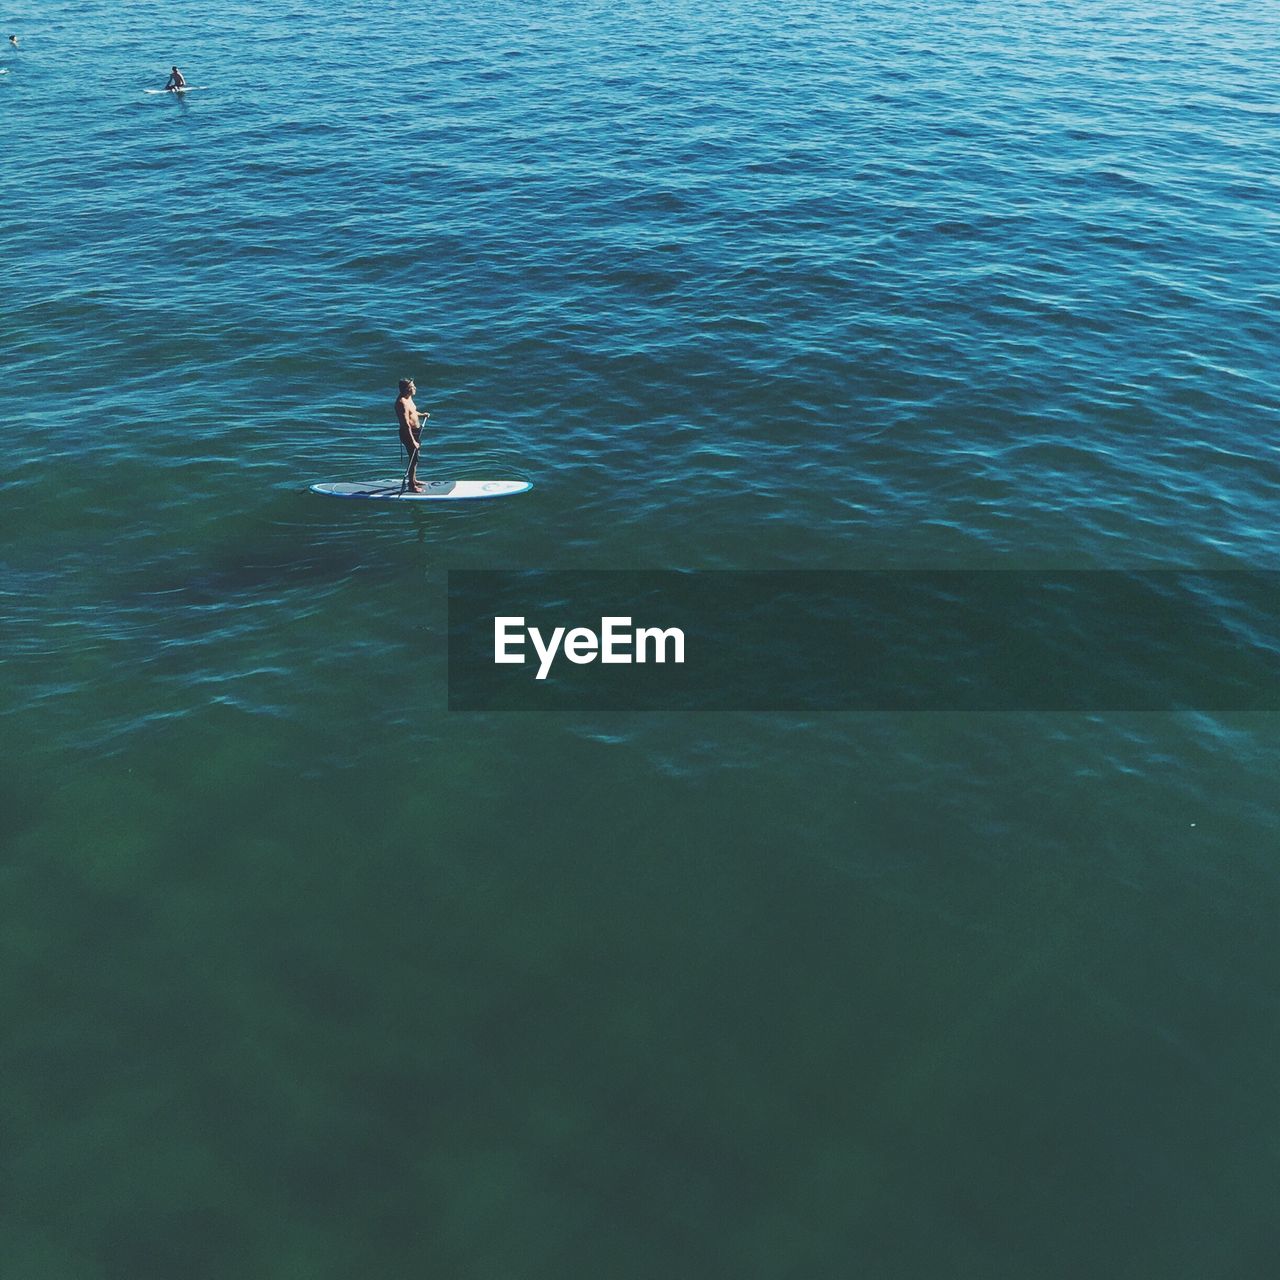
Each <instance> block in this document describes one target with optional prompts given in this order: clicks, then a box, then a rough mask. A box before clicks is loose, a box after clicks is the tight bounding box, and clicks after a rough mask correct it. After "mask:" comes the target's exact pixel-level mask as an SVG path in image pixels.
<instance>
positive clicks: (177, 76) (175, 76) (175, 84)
mask: <svg viewBox="0 0 1280 1280" xmlns="http://www.w3.org/2000/svg"><path fill="white" fill-rule="evenodd" d="M186 87H187V81H186V77H185V76H184V75H183V74H182V72H181V71H179V70H178V68H177V67H174V69H173V70H172V71H171V72H170V73H169V83H168V84H167V85H165V88H166V89H185V88H186Z"/></svg>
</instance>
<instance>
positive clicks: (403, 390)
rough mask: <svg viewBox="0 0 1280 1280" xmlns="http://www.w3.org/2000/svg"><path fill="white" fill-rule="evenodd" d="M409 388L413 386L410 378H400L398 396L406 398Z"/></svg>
mask: <svg viewBox="0 0 1280 1280" xmlns="http://www.w3.org/2000/svg"><path fill="white" fill-rule="evenodd" d="M411 386H413V379H412V378H401V379H400V394H401V395H402V396H407V395H408V394H409V388H410V387H411Z"/></svg>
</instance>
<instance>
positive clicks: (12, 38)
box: [9, 36, 18, 49]
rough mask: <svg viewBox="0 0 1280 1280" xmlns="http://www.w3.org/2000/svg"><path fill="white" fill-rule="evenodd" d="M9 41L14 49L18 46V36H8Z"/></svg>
mask: <svg viewBox="0 0 1280 1280" xmlns="http://www.w3.org/2000/svg"><path fill="white" fill-rule="evenodd" d="M9 43H10V44H11V45H13V47H14V48H15V49H16V48H17V47H18V37H17V36H10V37H9Z"/></svg>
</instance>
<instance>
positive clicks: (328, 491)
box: [311, 476, 533, 502]
mask: <svg viewBox="0 0 1280 1280" xmlns="http://www.w3.org/2000/svg"><path fill="white" fill-rule="evenodd" d="M419 483H420V484H422V485H423V490H422V492H421V493H411V492H410V491H409V490H408V489H405V488H404V487H403V484H402V481H401V479H400V477H399V476H396V477H395V478H394V479H391V480H364V481H352V482H350V483H344V482H341V481H339V482H337V483H332V484H313V485H312V486H311V492H312V493H322V494H324V495H325V496H326V497H329V498H363V499H364V500H365V501H374V502H464V501H468V500H470V499H475V498H509V497H511V496H512V495H514V494H517V493H528V492H529V490H530V489H532V488H533V485H532V484H530V483H529V481H528V480H425V479H424V480H421V481H419Z"/></svg>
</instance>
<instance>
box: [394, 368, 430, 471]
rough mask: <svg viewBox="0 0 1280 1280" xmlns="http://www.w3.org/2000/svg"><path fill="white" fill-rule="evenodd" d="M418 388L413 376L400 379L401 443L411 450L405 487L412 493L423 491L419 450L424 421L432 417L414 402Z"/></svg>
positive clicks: (397, 407)
mask: <svg viewBox="0 0 1280 1280" xmlns="http://www.w3.org/2000/svg"><path fill="white" fill-rule="evenodd" d="M417 390H418V388H417V387H415V386H414V385H413V379H412V378H401V379H400V395H399V396H398V397H397V398H396V421H397V422H398V423H399V424H400V443H401V444H402V445H404V447H405V448H406V449H408V451H409V470H408V471H406V472H405V475H404V487H405V488H406V489H408V490H409V492H410V493H421V492H422V489H423V486H422V485H421V484H420V483H419V482H418V450H419V448H420V447H421V445H422V423H423V421H424V420H425V419H427V418H429V417H431V415H430V414H429V413H427V412H426V411H425V410H423V411H422V412H421V413H420V412H419V411H418V406H417V405H416V404H414V403H413V397H414V393H415V392H416V391H417Z"/></svg>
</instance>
